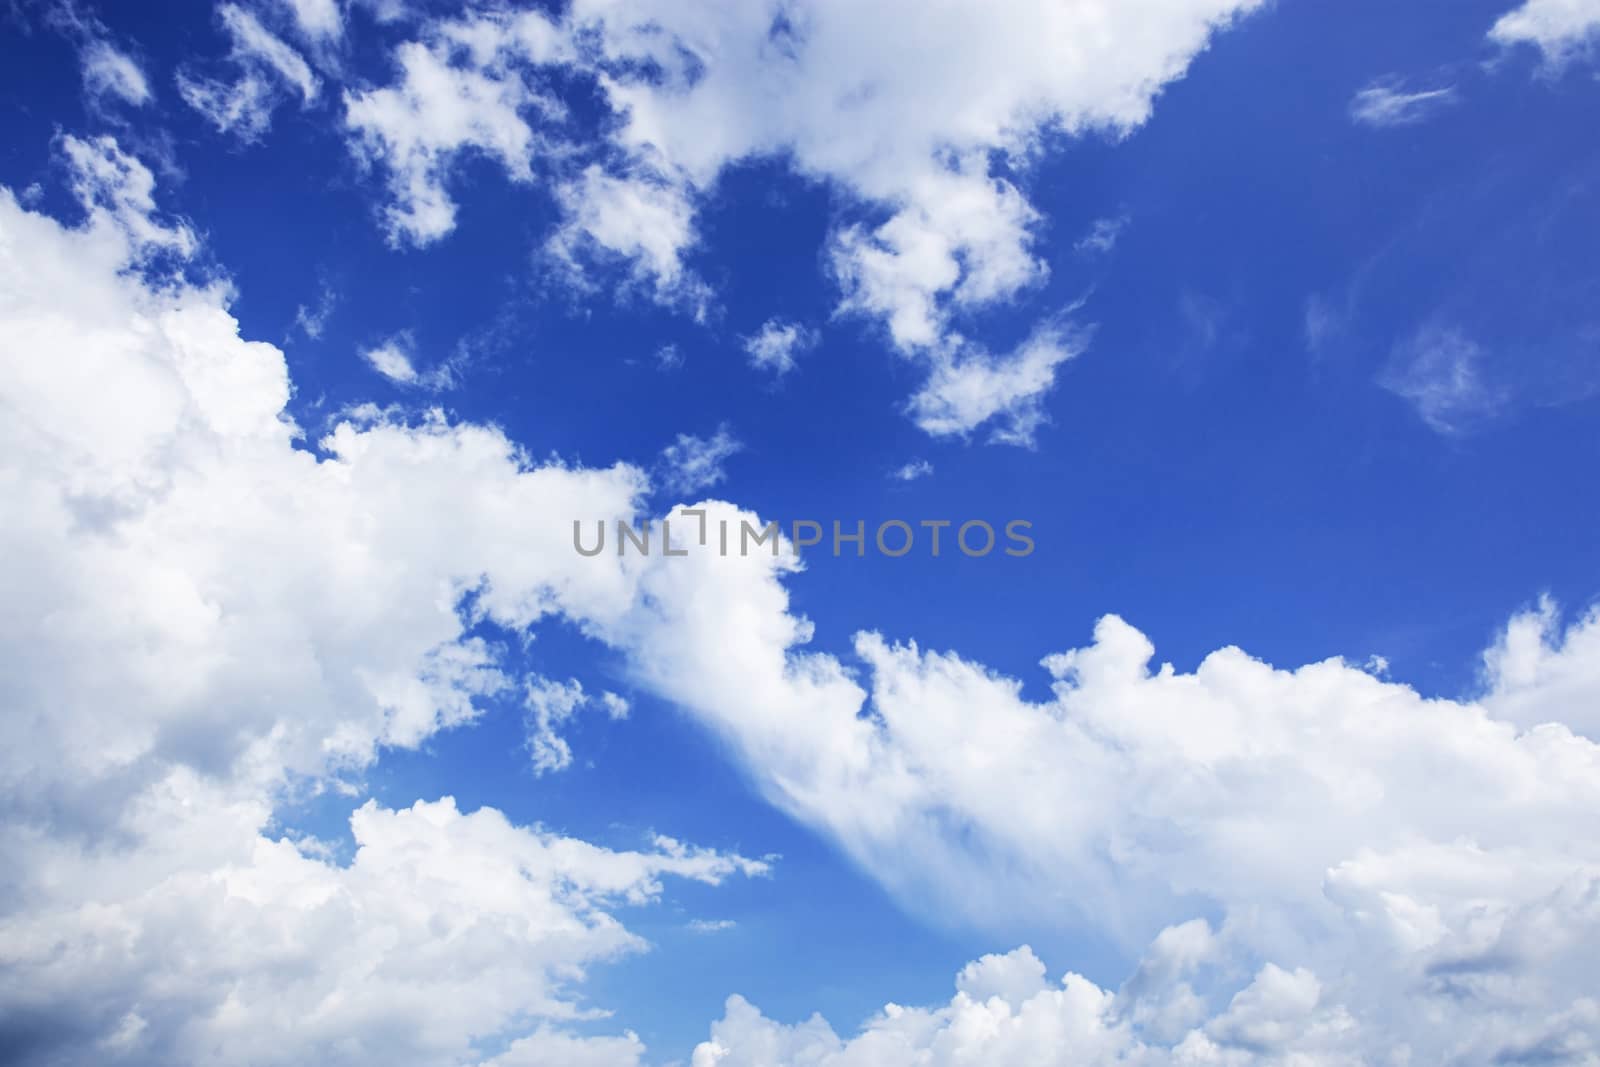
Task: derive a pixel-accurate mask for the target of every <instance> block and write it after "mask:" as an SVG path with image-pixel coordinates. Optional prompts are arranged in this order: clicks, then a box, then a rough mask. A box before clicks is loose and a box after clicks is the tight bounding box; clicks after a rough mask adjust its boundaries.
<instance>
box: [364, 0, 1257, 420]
mask: <svg viewBox="0 0 1600 1067" xmlns="http://www.w3.org/2000/svg"><path fill="white" fill-rule="evenodd" d="M1257 6H1259V0H1183V2H1175V0H1116V2H1109V0H1070V2H1064V3H1056V4H1044V5H1040V4H1037V3H1030V2H1024V0H1006V2H1004V3H987V4H944V5H935V6H932V7H930V6H928V5H926V4H914V3H909V2H899V0H897V2H894V3H889V4H882V3H879V4H860V3H854V2H846V0H818V2H814V3H808V4H792V3H787V2H766V3H754V4H752V3H745V2H726V3H722V2H719V3H711V4H693V5H684V4H679V3H665V2H661V0H577V2H576V3H574V4H573V5H571V7H570V9H569V10H567V11H566V12H565V13H564V14H563V15H562V17H561V18H560V19H559V20H556V19H552V18H547V17H546V16H544V15H542V14H540V13H538V12H519V13H515V14H512V13H507V12H504V11H499V10H493V9H490V10H486V11H483V12H480V13H477V14H469V15H467V16H464V17H461V18H457V19H452V20H446V21H440V22H436V23H434V24H431V25H429V26H427V27H425V28H424V29H422V30H421V40H419V41H415V42H410V43H407V44H405V45H403V46H401V47H400V49H399V50H398V51H397V52H396V55H395V59H396V66H397V74H398V82H397V84H395V85H392V86H386V87H379V88H375V89H370V90H361V91H355V92H352V93H350V94H349V95H348V96H347V122H348V124H349V127H350V129H351V130H352V132H353V134H354V135H355V137H356V139H357V144H358V146H359V151H360V153H361V155H362V158H363V159H365V160H367V161H369V162H371V163H373V164H375V165H380V166H381V167H382V168H383V169H384V170H385V171H386V172H387V174H388V180H389V189H390V194H391V198H392V201H393V203H392V204H391V206H390V208H389V209H388V214H387V220H388V224H389V227H390V232H391V236H392V238H393V239H394V240H395V241H396V242H412V243H417V244H422V243H426V242H429V241H433V240H437V239H439V238H440V237H442V236H444V235H445V234H446V233H448V232H449V230H450V229H451V228H452V226H453V224H454V213H455V204H454V201H453V199H452V198H451V196H450V194H449V192H448V183H449V172H450V170H451V167H452V164H453V161H454V160H455V159H456V158H457V157H458V156H459V155H460V154H462V153H464V152H478V153H482V154H485V155H488V156H489V157H491V158H493V159H496V160H497V161H499V162H500V163H501V164H502V165H503V166H504V167H505V169H506V171H507V173H508V174H509V175H510V176H511V177H512V178H513V179H514V180H517V181H529V180H531V179H532V176H533V174H534V173H535V172H536V170H543V171H546V172H548V173H549V174H550V178H551V181H552V182H553V183H554V187H555V189H556V199H557V202H558V203H559V204H560V205H561V207H562V208H563V210H564V212H565V215H566V220H567V221H566V223H565V225H564V226H563V227H562V228H561V230H560V231H559V232H558V233H557V234H556V236H555V237H554V238H553V240H552V243H551V247H552V249H553V250H554V251H555V252H556V253H557V255H558V258H559V259H561V260H562V261H564V262H566V263H568V264H569V265H571V264H575V263H578V262H580V259H581V254H582V253H583V252H584V251H585V250H588V251H599V252H600V253H602V254H603V255H605V256H611V257H622V258H623V259H625V260H627V261H629V262H631V263H632V264H634V267H633V271H634V277H635V280H636V281H637V282H638V283H639V284H640V285H642V286H643V287H645V288H646V289H647V290H650V291H653V293H654V295H656V296H657V297H658V298H659V299H662V300H664V301H667V302H673V303H683V304H685V305H687V306H690V307H691V308H693V309H694V310H695V311H696V312H697V313H700V312H703V311H704V308H705V305H706V301H707V299H708V298H709V291H708V290H707V289H706V287H705V285H704V283H703V282H702V281H700V280H699V279H698V278H697V277H695V276H694V275H693V273H692V272H691V271H690V270H689V268H688V267H687V266H686V265H685V255H686V253H687V252H688V251H689V250H690V249H692V247H693V246H694V244H695V243H696V241H697V240H698V235H697V231H696V227H695V223H694V216H695V210H696V205H697V203H698V202H699V200H700V199H701V198H702V197H704V196H706V195H707V194H709V193H710V192H711V191H712V190H713V189H714V188H715V186H716V183H717V181H718V179H719V177H720V175H721V174H722V173H723V172H724V171H725V170H726V169H727V168H729V167H730V166H734V165H737V164H739V163H741V162H744V161H747V160H751V159H755V158H781V159H784V160H786V161H787V162H788V163H789V164H790V165H791V166H792V168H793V169H794V170H795V171H796V172H798V173H799V174H800V175H803V176H805V177H807V178H811V179H815V180H818V181H823V182H827V183H829V184H831V185H832V186H834V187H835V188H836V189H837V190H838V191H839V192H840V193H841V194H842V197H841V199H842V201H844V202H845V203H846V204H847V205H848V207H847V209H846V211H845V213H844V215H843V216H842V217H841V219H840V221H839V224H838V226H837V227H836V229H835V232H834V233H833V235H832V236H831V238H830V244H829V248H828V261H829V263H830V265H831V269H832V271H833V273H834V275H835V277H836V279H837V281H838V283H839V286H840V309H841V310H842V311H853V312H860V313H863V314H867V315H870V316H873V317H875V318H877V319H880V320H881V321H882V322H883V323H884V325H885V326H886V328H887V333H888V335H889V338H890V339H891V342H892V344H893V346H894V347H895V348H896V349H898V350H899V351H900V352H901V353H903V354H904V355H906V356H908V357H910V358H913V359H916V360H919V361H922V362H924V363H925V365H926V366H927V368H928V371H929V374H930V379H929V383H928V385H927V386H926V387H925V389H924V392H923V395H922V396H921V397H919V398H918V400H917V402H916V403H915V404H914V406H913V411H912V414H913V416H914V417H915V418H916V419H917V420H918V422H919V423H920V424H921V425H922V426H923V427H924V428H925V429H926V430H928V432H930V433H934V434H969V433H972V432H974V431H976V430H978V429H979V428H980V427H983V426H985V425H986V424H988V423H989V422H990V420H994V422H995V425H998V426H999V433H998V434H997V435H996V436H997V437H998V438H999V439H1001V440H1009V441H1026V440H1027V439H1028V438H1029V430H1028V427H1030V426H1032V425H1035V424H1036V423H1037V422H1038V397H1039V396H1040V395H1041V394H1042V393H1043V392H1045V391H1046V390H1048V389H1049V388H1050V386H1051V385H1052V384H1053V381H1054V370H1055V367H1056V365H1057V364H1059V363H1060V362H1061V361H1062V360H1064V359H1065V358H1067V357H1068V356H1070V355H1071V354H1073V353H1072V351H1071V350H1068V349H1059V350H1057V352H1056V353H1055V354H1054V355H1053V356H1052V357H1051V358H1048V359H1046V358H1042V356H1041V349H1040V344H1041V341H1042V338H1044V337H1045V336H1047V334H1045V333H1044V332H1043V331H1041V333H1040V334H1039V335H1036V337H1035V339H1034V340H1033V341H1032V342H1030V344H1029V345H1028V346H1024V348H1022V349H1019V350H1018V351H1016V352H1014V353H1010V354H1007V355H993V356H992V355H989V354H986V353H982V352H977V351H975V350H974V349H973V347H972V346H971V344H970V343H969V342H968V341H967V340H966V339H965V338H964V337H963V336H962V335H961V333H960V331H959V324H960V321H961V319H962V317H963V316H964V315H966V314H968V313H970V312H972V311H975V310H978V309H982V308H985V307H990V306H993V305H996V304H999V303H1004V302H1007V301H1011V300H1013V299H1014V298H1016V297H1018V296H1019V295H1021V294H1023V293H1024V292H1025V291H1027V290H1029V289H1030V288H1032V287H1034V286H1035V285H1037V284H1038V283H1039V282H1040V281H1042V280H1043V279H1044V278H1045V276H1046V275H1047V273H1048V266H1047V264H1046V263H1045V262H1044V260H1042V259H1041V258H1040V257H1039V256H1038V255H1037V254H1036V253H1035V250H1034V236H1035V234H1036V232H1037V230H1038V228H1039V226H1040V225H1041V223H1042V222H1043V220H1042V217H1041V215H1040V213H1039V211H1038V210H1037V209H1036V208H1035V207H1034V206H1033V205H1032V204H1031V203H1030V202H1029V200H1028V198H1027V196H1026V195H1025V193H1024V192H1023V190H1022V188H1021V187H1020V185H1019V183H1020V182H1021V181H1022V175H1024V174H1025V173H1026V170H1027V168H1028V165H1029V162H1030V160H1031V159H1032V158H1033V157H1034V156H1035V154H1036V153H1037V152H1038V151H1039V150H1040V148H1041V146H1042V145H1043V144H1044V143H1045V142H1046V141H1048V140H1049V139H1050V138H1051V137H1053V136H1056V135H1059V134H1066V135H1082V134H1085V133H1089V132H1103V133H1106V134H1109V135H1113V136H1115V135H1121V134H1123V133H1126V132H1127V131H1130V130H1132V129H1134V128H1135V127H1137V126H1138V125H1140V124H1141V123H1143V122H1144V121H1145V120H1146V119H1147V118H1148V117H1149V115H1150V112H1151V109H1152V106H1153V102H1154V100H1155V97H1156V96H1157V95H1158V94H1159V92H1160V91H1161V89H1162V88H1163V86H1165V85H1166V84H1168V83H1169V82H1171V81H1172V80H1173V79H1175V78H1178V77H1181V76H1182V75H1183V73H1184V71H1185V70H1186V69H1187V67H1188V65H1189V63H1190V62H1191V61H1192V59H1193V58H1194V57H1195V55H1196V54H1197V53H1198V52H1199V51H1201V50H1202V49H1203V48H1205V47H1206V45H1207V43H1208V41H1209V40H1210V38H1211V36H1212V34H1213V33H1214V32H1216V31H1217V30H1218V29H1220V28H1222V27H1225V26H1227V25H1228V24H1229V23H1230V22H1231V21H1232V20H1234V19H1236V18H1237V17H1239V16H1240V15H1242V14H1244V13H1246V12H1249V11H1251V10H1253V9H1254V8H1256V7H1257ZM948 56H956V57H959V61H958V62H951V63H943V62H938V63H935V62H930V59H932V58H934V57H948ZM558 69H559V70H561V71H565V72H569V73H570V72H572V71H577V72H579V73H581V74H584V75H586V76H588V77H589V78H592V79H594V80H595V81H596V82H597V83H598V85H599V87H600V89H601V91H602V93H603V96H604V99H605V100H606V102H607V103H608V104H609V106H610V108H611V110H612V112H613V115H614V117H615V121H614V122H613V123H611V124H610V125H609V127H608V128H607V130H606V132H605V134H604V142H603V144H602V145H601V146H600V147H601V150H600V151H597V150H596V146H595V145H594V144H592V143H586V142H585V141H584V139H583V137H582V136H581V135H580V134H578V133H577V131H575V129H574V127H573V123H572V121H571V116H570V114H569V112H568V110H567V109H566V108H565V107H563V106H562V104H561V103H560V101H559V100H557V99H556V98H555V97H554V95H553V93H552V91H551V90H550V89H549V88H548V86H549V84H550V79H549V77H548V74H549V72H551V71H554V70H558ZM574 155H576V156H578V157H579V158H580V159H584V158H592V157H594V156H596V155H599V156H600V157H601V158H600V159H599V161H597V162H588V163H586V164H583V165H581V166H580V167H579V168H578V169H576V170H574V169H573V168H572V167H571V166H570V165H569V164H568V162H567V161H568V160H569V159H570V158H571V157H573V156H574ZM979 363H982V364H985V365H992V373H993V374H994V375H996V376H998V377H1001V378H1004V379H1005V380H1006V381H1007V382H1008V383H1009V386H1010V388H1006V389H996V390H991V391H990V394H989V397H988V399H987V401H986V402H985V403H981V404H972V403H969V402H966V400H965V399H964V396H965V392H966V391H970V383H969V381H968V379H969V378H970V376H971V371H970V368H972V367H973V366H974V365H975V364H979Z"/></svg>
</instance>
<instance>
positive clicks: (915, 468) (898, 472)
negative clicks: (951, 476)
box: [889, 459, 933, 482]
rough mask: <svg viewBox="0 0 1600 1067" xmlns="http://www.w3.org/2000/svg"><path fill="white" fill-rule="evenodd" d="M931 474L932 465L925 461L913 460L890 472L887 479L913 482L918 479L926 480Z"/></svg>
mask: <svg viewBox="0 0 1600 1067" xmlns="http://www.w3.org/2000/svg"><path fill="white" fill-rule="evenodd" d="M932 473H933V464H932V463H929V462H928V461H927V460H925V459H914V460H911V461H910V462H909V463H905V464H903V465H902V466H899V467H896V468H895V469H894V470H893V471H891V472H890V474H889V477H891V478H893V479H894V480H895V481H897V482H914V481H916V480H917V479H918V478H926V477H927V476H928V475H930V474H932Z"/></svg>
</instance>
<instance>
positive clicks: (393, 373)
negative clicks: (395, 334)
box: [361, 338, 417, 385]
mask: <svg viewBox="0 0 1600 1067" xmlns="http://www.w3.org/2000/svg"><path fill="white" fill-rule="evenodd" d="M361 358H362V359H364V360H366V361H367V362H368V363H370V364H371V365H372V369H373V370H375V371H377V372H378V373H379V374H381V375H383V376H384V377H385V378H387V379H389V380H390V381H391V382H395V383H397V384H400V385H412V384H415V382H416V381H417V368H416V367H414V366H412V365H411V356H410V355H409V354H408V353H407V352H406V351H405V349H403V348H402V347H401V346H400V343H399V342H398V341H397V340H395V339H393V338H391V339H390V340H388V341H385V342H384V343H383V344H381V345H378V346H377V347H375V348H368V349H366V350H364V351H363V352H362V353H361Z"/></svg>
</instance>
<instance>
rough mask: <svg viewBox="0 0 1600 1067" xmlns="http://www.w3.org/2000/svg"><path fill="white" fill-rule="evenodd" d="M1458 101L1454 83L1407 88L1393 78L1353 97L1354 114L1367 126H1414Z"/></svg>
mask: <svg viewBox="0 0 1600 1067" xmlns="http://www.w3.org/2000/svg"><path fill="white" fill-rule="evenodd" d="M1455 102H1456V90H1455V87H1454V86H1445V87H1444V88H1442V89H1422V90H1418V91H1416V92H1407V91H1406V90H1405V89H1403V88H1402V87H1401V86H1400V84H1399V83H1398V82H1396V81H1394V80H1393V79H1382V80H1379V81H1376V82H1373V83H1372V84H1371V85H1369V86H1367V87H1366V88H1365V89H1362V90H1361V91H1360V92H1358V93H1356V95H1355V97H1354V98H1352V99H1351V101H1350V118H1351V119H1352V120H1353V121H1355V122H1358V123H1360V124H1361V125H1363V126H1376V127H1379V128H1388V127H1393V126H1414V125H1416V124H1417V123H1420V122H1425V121H1427V120H1428V119H1430V118H1432V117H1433V116H1434V115H1436V114H1437V113H1438V112H1439V111H1440V109H1442V108H1445V107H1448V106H1449V105H1451V104H1454V103H1455Z"/></svg>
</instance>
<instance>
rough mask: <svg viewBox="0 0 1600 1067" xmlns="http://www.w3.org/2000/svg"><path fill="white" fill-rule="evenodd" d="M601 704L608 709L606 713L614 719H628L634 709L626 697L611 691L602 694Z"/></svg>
mask: <svg viewBox="0 0 1600 1067" xmlns="http://www.w3.org/2000/svg"><path fill="white" fill-rule="evenodd" d="M600 706H601V707H603V708H605V709H606V714H607V715H609V716H610V717H611V718H612V719H613V720H617V719H626V718H627V717H628V714H629V712H631V711H632V710H633V709H632V707H631V705H629V703H628V700H627V698H626V697H622V696H618V695H617V694H616V693H612V692H609V691H607V692H604V693H601V694H600Z"/></svg>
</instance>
